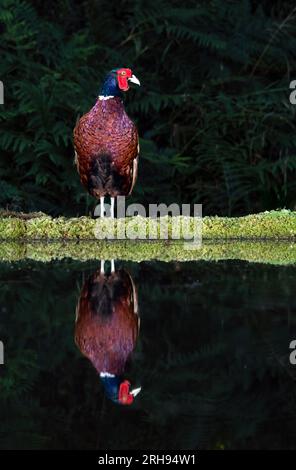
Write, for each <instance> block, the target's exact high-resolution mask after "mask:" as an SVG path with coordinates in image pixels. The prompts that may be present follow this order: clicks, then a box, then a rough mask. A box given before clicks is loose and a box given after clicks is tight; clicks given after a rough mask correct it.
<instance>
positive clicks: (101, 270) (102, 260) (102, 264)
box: [100, 259, 105, 274]
mask: <svg viewBox="0 0 296 470" xmlns="http://www.w3.org/2000/svg"><path fill="white" fill-rule="evenodd" d="M100 272H101V274H105V260H104V259H101V269H100Z"/></svg>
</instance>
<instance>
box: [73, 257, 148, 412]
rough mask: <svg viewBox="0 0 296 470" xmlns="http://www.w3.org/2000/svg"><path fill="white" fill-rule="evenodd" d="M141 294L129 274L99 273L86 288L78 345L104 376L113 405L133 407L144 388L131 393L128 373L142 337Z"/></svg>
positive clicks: (78, 322)
mask: <svg viewBox="0 0 296 470" xmlns="http://www.w3.org/2000/svg"><path fill="white" fill-rule="evenodd" d="M138 332H139V317H138V300H137V291H136V288H135V285H134V282H133V280H132V278H131V276H130V275H129V274H128V273H127V271H125V270H123V269H121V270H119V271H117V272H115V270H114V262H113V263H112V271H111V273H110V274H109V275H106V274H105V273H104V262H102V263H101V270H100V271H97V272H95V273H94V274H93V275H92V276H90V277H89V278H88V280H87V281H86V283H85V284H84V286H83V288H82V291H81V294H80V297H79V300H78V304H77V308H76V325H75V342H76V344H77V346H78V348H79V349H80V351H81V352H82V354H83V355H84V356H86V357H87V358H88V359H89V360H90V361H91V363H92V364H93V366H94V367H95V369H96V370H97V372H98V373H99V375H100V379H101V382H102V383H103V386H104V389H105V392H106V395H107V396H108V398H110V399H111V400H112V401H114V402H115V403H118V404H122V405H130V404H131V403H133V401H134V397H135V396H136V395H137V394H138V393H139V392H140V390H141V388H136V389H133V390H131V391H130V382H129V381H128V380H126V379H125V378H124V370H125V366H126V363H127V361H128V360H129V358H130V356H131V354H132V352H133V350H134V348H135V345H136V340H137V337H138Z"/></svg>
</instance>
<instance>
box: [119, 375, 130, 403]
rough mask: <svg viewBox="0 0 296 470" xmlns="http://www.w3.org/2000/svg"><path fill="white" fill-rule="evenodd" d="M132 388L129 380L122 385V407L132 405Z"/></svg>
mask: <svg viewBox="0 0 296 470" xmlns="http://www.w3.org/2000/svg"><path fill="white" fill-rule="evenodd" d="M130 386H131V384H130V383H129V381H128V380H125V381H124V382H122V383H121V384H120V387H119V394H118V400H119V402H120V403H121V404H122V405H131V404H132V403H133V401H134V397H133V395H132V394H131V393H130V391H129V390H130Z"/></svg>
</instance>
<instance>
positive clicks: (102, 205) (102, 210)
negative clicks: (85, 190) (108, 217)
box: [100, 196, 105, 217]
mask: <svg viewBox="0 0 296 470" xmlns="http://www.w3.org/2000/svg"><path fill="white" fill-rule="evenodd" d="M100 208H101V215H100V217H104V215H105V207H104V196H101V197H100Z"/></svg>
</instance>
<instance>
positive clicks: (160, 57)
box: [0, 0, 296, 215]
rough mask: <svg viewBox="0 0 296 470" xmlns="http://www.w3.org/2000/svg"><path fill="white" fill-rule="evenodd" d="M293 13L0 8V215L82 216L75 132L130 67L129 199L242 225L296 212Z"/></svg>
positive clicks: (171, 7)
mask: <svg viewBox="0 0 296 470" xmlns="http://www.w3.org/2000/svg"><path fill="white" fill-rule="evenodd" d="M293 8H294V2H292V1H291V0H290V1H285V0H282V1H278V2H277V3H276V4H274V6H273V7H272V8H271V7H270V4H269V2H267V1H266V0H261V1H260V2H256V4H255V2H252V1H251V0H242V1H230V0H227V1H225V2H222V1H221V0H210V1H207V2H205V1H202V0H200V1H199V2H196V1H193V0H190V1H188V2H186V4H185V5H181V4H180V2H178V1H177V0H159V1H158V2H157V3H155V1H154V0H145V1H144V0H137V1H131V0H127V1H126V0H119V1H117V2H116V6H114V3H113V2H110V1H109V0H108V1H107V0H100V1H98V0H87V1H85V2H83V3H82V4H81V3H79V2H68V1H66V0H64V1H62V0H61V1H59V2H55V3H54V4H52V6H51V8H46V7H45V5H44V3H43V2H41V1H39V0H31V1H26V0H3V1H2V9H1V11H0V23H1V24H2V35H1V45H0V50H1V64H0V78H1V80H2V81H3V82H4V85H5V105H4V106H1V107H0V119H1V136H0V149H1V167H0V178H1V180H0V204H1V205H4V206H6V205H8V207H10V208H13V209H14V208H16V209H23V210H45V211H46V212H49V213H51V214H62V213H64V214H74V215H76V214H85V213H87V212H88V211H89V210H90V208H91V207H92V206H93V204H94V200H93V199H92V198H90V197H89V196H88V195H87V194H86V192H85V191H84V189H83V188H82V187H81V185H80V182H79V179H78V176H77V174H76V170H75V168H74V167H73V165H72V162H73V148H72V128H73V126H74V124H75V121H76V118H77V116H78V115H81V114H82V113H84V112H85V111H86V110H88V109H89V108H90V107H91V106H92V105H93V103H94V101H95V98H96V95H97V92H98V89H99V84H100V81H101V80H102V78H103V76H104V74H105V73H106V71H108V70H109V69H111V68H114V67H115V66H122V65H123V66H130V67H132V68H133V70H134V71H135V73H136V75H137V76H138V77H139V78H140V80H141V83H142V87H141V89H140V90H137V91H135V92H134V91H131V92H129V93H128V94H127V97H126V104H127V108H128V111H129V113H130V115H132V116H133V118H134V119H135V120H136V122H137V124H138V127H139V131H140V135H141V137H142V142H141V164H140V174H139V179H138V183H137V185H136V188H135V191H134V194H133V199H134V200H136V201H140V202H144V203H148V202H158V201H162V202H198V203H202V204H203V205H204V213H207V214H214V213H218V214H223V215H235V214H242V213H246V212H256V211H260V210H266V209H271V208H274V209H275V208H278V207H284V206H286V207H289V208H294V207H295V203H296V200H295V189H296V188H295V185H296V183H295V170H296V158H295V145H296V141H295V137H294V135H295V112H296V107H295V106H294V107H293V106H292V105H290V103H289V93H290V90H289V83H290V81H291V80H292V79H295V77H294V76H293V74H292V71H293V70H295V69H296V67H295V65H296V64H295V50H296V27H295V13H296V12H295V11H294V10H293Z"/></svg>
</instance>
